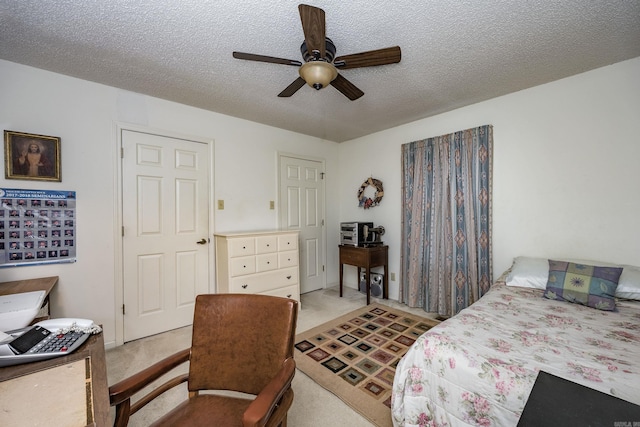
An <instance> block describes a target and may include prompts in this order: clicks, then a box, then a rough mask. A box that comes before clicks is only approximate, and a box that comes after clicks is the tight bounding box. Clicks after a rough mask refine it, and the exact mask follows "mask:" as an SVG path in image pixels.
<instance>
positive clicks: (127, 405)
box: [113, 399, 131, 427]
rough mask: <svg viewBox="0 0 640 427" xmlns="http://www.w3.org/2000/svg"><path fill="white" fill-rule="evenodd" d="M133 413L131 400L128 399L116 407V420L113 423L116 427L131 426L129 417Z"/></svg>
mask: <svg viewBox="0 0 640 427" xmlns="http://www.w3.org/2000/svg"><path fill="white" fill-rule="evenodd" d="M130 413H131V399H127V400H125V401H124V402H122V403H119V404H118V405H116V419H115V421H114V422H113V426H114V427H126V426H127V424H129V416H130Z"/></svg>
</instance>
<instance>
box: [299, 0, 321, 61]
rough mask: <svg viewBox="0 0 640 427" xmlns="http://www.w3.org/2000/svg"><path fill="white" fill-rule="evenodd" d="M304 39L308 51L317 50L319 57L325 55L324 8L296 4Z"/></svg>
mask: <svg viewBox="0 0 640 427" xmlns="http://www.w3.org/2000/svg"><path fill="white" fill-rule="evenodd" d="M298 10H299V11H300V21H302V31H304V40H305V41H306V42H307V50H308V51H309V53H311V52H313V51H314V50H317V51H318V52H320V56H319V57H320V58H324V55H325V33H326V31H325V19H324V10H322V9H319V8H317V7H314V6H309V5H306V4H301V5H298Z"/></svg>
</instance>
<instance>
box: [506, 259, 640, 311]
mask: <svg viewBox="0 0 640 427" xmlns="http://www.w3.org/2000/svg"><path fill="white" fill-rule="evenodd" d="M562 261H569V262H579V263H582V264H587V265H598V266H603V267H614V266H616V264H611V263H608V262H600V261H585V260H574V259H562ZM620 267H622V268H623V270H622V274H621V275H620V279H619V280H618V287H617V288H616V297H618V298H626V299H634V300H640V267H636V266H633V265H621V266H620ZM548 277H549V260H548V259H546V258H534V257H525V256H520V257H517V258H516V259H514V260H513V266H512V267H511V271H510V272H509V275H508V276H507V280H506V283H507V286H520V287H523V288H535V289H546V287H547V279H548Z"/></svg>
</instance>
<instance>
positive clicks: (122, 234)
mask: <svg viewBox="0 0 640 427" xmlns="http://www.w3.org/2000/svg"><path fill="white" fill-rule="evenodd" d="M122 237H124V225H123V226H122Z"/></svg>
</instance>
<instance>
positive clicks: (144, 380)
mask: <svg viewBox="0 0 640 427" xmlns="http://www.w3.org/2000/svg"><path fill="white" fill-rule="evenodd" d="M190 354H191V349H190V348H187V349H185V350H182V351H180V352H178V353H175V354H173V355H171V356H169V357H166V358H164V359H162V360H160V361H159V362H156V363H154V364H153V365H151V366H149V367H148V368H146V369H144V370H142V371H140V372H138V373H136V374H134V375H132V376H130V377H129V378H125V379H124V380H122V381H120V382H117V383H115V384H113V385H112V386H110V387H109V400H110V402H111V406H115V405H118V404H120V403H122V402H124V401H125V400H127V399H129V398H131V396H133V395H134V394H135V393H137V392H139V391H140V390H142V389H143V388H144V387H146V386H147V385H149V384H150V383H152V382H153V381H155V380H157V379H158V378H160V377H161V376H162V375H164V374H166V373H167V372H169V371H171V370H172V369H173V368H175V367H176V366H179V365H181V364H183V363H185V362H188V361H189V355H190Z"/></svg>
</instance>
